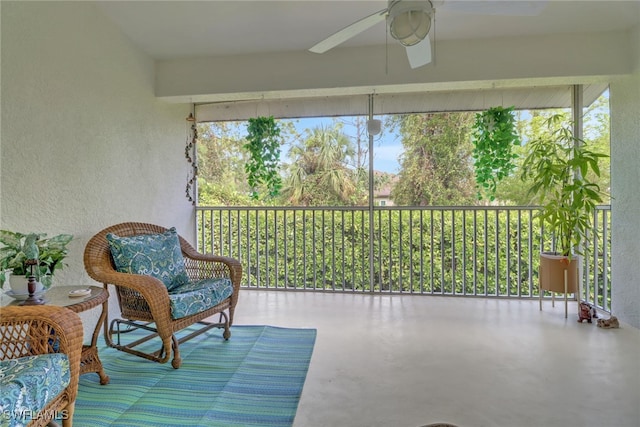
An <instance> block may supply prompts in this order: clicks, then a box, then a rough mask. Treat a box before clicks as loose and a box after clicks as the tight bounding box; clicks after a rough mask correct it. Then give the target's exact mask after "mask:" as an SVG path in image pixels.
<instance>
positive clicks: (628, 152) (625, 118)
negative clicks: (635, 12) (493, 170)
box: [611, 28, 640, 328]
mask: <svg viewBox="0 0 640 427" xmlns="http://www.w3.org/2000/svg"><path fill="white" fill-rule="evenodd" d="M632 37H634V38H635V42H636V46H638V47H639V49H637V50H636V52H640V28H638V29H636V31H635V32H634V33H633V36H632ZM635 61H636V71H635V73H634V74H633V75H632V76H629V77H626V78H624V79H620V80H616V81H615V82H612V84H611V193H612V196H613V201H612V202H611V220H612V224H613V227H612V228H613V229H612V234H611V237H612V245H613V248H612V252H613V256H612V260H611V282H612V286H613V295H612V296H611V299H612V302H611V303H612V311H613V314H615V315H616V316H618V317H620V318H621V319H623V320H624V321H625V322H627V323H629V324H631V325H633V326H635V327H636V328H640V271H638V262H639V261H640V227H638V213H639V212H640V197H639V193H638V185H639V184H640V167H638V159H640V103H638V100H640V54H637V55H636V57H635Z"/></svg>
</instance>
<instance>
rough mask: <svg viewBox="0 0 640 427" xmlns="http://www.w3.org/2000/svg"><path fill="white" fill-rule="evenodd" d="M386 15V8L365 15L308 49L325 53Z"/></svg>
mask: <svg viewBox="0 0 640 427" xmlns="http://www.w3.org/2000/svg"><path fill="white" fill-rule="evenodd" d="M386 16H387V9H383V10H380V11H378V12H376V13H374V14H372V15H369V16H367V17H366V18H362V19H361V20H359V21H356V22H354V23H353V24H351V25H349V26H347V27H345V28H343V29H342V30H340V31H338V32H337V33H334V34H332V35H330V36H329V37H327V38H326V39H324V40H322V41H321V42H320V43H318V44H316V45H315V46H313V47H312V48H311V49H309V51H311V52H314V53H325V52H326V51H328V50H329V49H332V48H334V47H336V46H338V45H339V44H341V43H344V42H346V41H347V40H349V39H350V38H351V37H354V36H356V35H358V34H360V33H361V32H363V31H364V30H367V29H369V28H370V27H373V26H374V25H376V24H377V23H378V22H382V21H384V20H385V18H386Z"/></svg>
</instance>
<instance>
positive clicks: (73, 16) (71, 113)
mask: <svg viewBox="0 0 640 427" xmlns="http://www.w3.org/2000/svg"><path fill="white" fill-rule="evenodd" d="M1 7H2V12H1V18H2V25H1V30H2V52H1V54H2V122H1V123H2V133H1V137H2V143H1V145H0V148H1V159H2V164H1V166H2V169H1V172H0V175H1V185H0V198H1V200H2V204H1V207H0V227H1V228H3V229H11V230H18V231H22V232H34V231H37V232H46V233H48V234H49V235H54V234H58V233H71V234H73V235H74V236H75V239H74V240H73V241H72V244H71V246H70V255H69V257H68V264H69V266H68V268H67V269H65V270H63V271H61V272H60V273H59V274H56V278H55V281H54V283H59V284H74V285H75V284H78V285H85V284H95V282H93V281H92V280H91V279H90V278H89V277H88V276H87V275H86V273H85V272H84V266H83V261H82V256H83V251H84V246H85V244H86V242H87V240H88V239H89V238H90V237H91V236H92V235H93V234H94V233H95V232H97V231H99V230H101V229H102V228H104V227H107V226H109V225H112V224H115V223H118V222H122V221H143V222H152V223H157V224H161V225H166V226H176V227H177V228H178V230H179V231H180V233H181V234H185V235H193V213H192V210H193V207H192V206H191V204H190V203H189V202H188V201H187V200H186V198H185V195H184V191H185V190H184V189H185V185H186V177H187V171H188V164H187V162H186V160H185V159H184V144H185V140H186V129H187V128H186V121H185V118H186V116H187V115H188V113H189V109H190V106H189V105H187V104H167V103H165V102H163V101H160V100H158V99H157V98H156V97H155V94H154V82H155V72H154V63H153V61H152V60H151V59H150V58H148V57H147V56H145V55H143V54H141V53H140V52H139V51H138V50H137V49H136V48H135V47H134V46H133V45H132V44H131V43H130V41H129V40H128V39H126V38H124V37H123V36H122V35H121V33H120V32H119V31H118V30H117V29H116V27H115V26H114V25H113V24H112V23H111V22H110V21H107V20H106V18H104V17H103V16H102V15H101V14H100V13H99V12H98V11H97V9H96V7H95V5H94V4H92V3H91V2H6V1H2V3H1Z"/></svg>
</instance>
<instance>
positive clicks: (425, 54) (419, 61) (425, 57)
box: [407, 36, 431, 68]
mask: <svg viewBox="0 0 640 427" xmlns="http://www.w3.org/2000/svg"><path fill="white" fill-rule="evenodd" d="M407 58H409V65H410V66H411V68H418V67H422V66H423V65H427V64H428V63H430V62H431V39H430V38H429V36H427V37H425V38H424V40H422V41H421V42H420V43H417V44H414V45H413V46H407Z"/></svg>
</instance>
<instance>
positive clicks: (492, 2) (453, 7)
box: [434, 0, 547, 16]
mask: <svg viewBox="0 0 640 427" xmlns="http://www.w3.org/2000/svg"><path fill="white" fill-rule="evenodd" d="M434 3H435V4H434V7H437V8H438V9H440V10H447V11H449V10H450V11H455V12H462V13H470V14H474V15H502V16H537V15H539V14H540V12H542V9H544V8H545V7H546V6H547V0H518V1H504V0H502V1H496V0H483V1H468V0H440V1H434ZM436 5H437V6H436Z"/></svg>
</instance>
